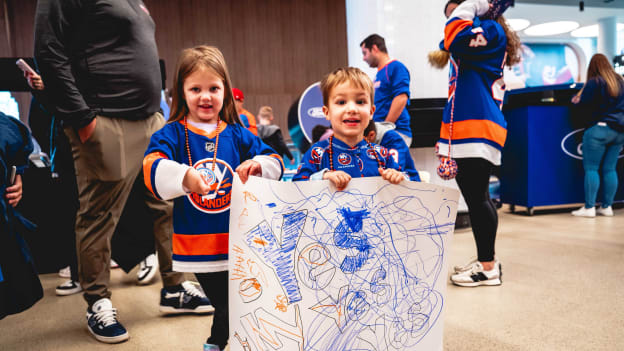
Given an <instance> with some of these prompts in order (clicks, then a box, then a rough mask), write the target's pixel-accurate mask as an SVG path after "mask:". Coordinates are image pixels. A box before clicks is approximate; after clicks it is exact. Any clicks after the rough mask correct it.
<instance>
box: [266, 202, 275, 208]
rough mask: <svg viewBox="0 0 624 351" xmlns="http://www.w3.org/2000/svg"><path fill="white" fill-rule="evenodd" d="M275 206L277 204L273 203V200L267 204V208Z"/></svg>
mask: <svg viewBox="0 0 624 351" xmlns="http://www.w3.org/2000/svg"><path fill="white" fill-rule="evenodd" d="M275 206H277V205H276V204H275V203H273V202H271V203H270V204H267V207H268V208H273V207H275Z"/></svg>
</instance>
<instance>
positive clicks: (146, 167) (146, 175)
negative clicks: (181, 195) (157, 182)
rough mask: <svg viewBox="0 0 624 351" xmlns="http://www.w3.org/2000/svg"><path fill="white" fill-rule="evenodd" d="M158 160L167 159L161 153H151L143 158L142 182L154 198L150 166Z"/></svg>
mask: <svg viewBox="0 0 624 351" xmlns="http://www.w3.org/2000/svg"><path fill="white" fill-rule="evenodd" d="M159 158H167V156H165V154H163V153H162V152H152V153H151V154H148V155H147V156H145V157H144V158H143V182H144V183H145V186H146V187H147V189H148V190H149V191H150V192H151V193H152V194H154V196H156V194H155V193H154V189H152V165H154V162H156V160H158V159H159Z"/></svg>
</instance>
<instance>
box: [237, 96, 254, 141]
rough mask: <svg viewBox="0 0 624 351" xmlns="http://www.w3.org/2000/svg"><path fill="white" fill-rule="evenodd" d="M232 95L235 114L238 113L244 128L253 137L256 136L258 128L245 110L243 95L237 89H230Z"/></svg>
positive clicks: (252, 117) (252, 116)
mask: <svg viewBox="0 0 624 351" xmlns="http://www.w3.org/2000/svg"><path fill="white" fill-rule="evenodd" d="M232 95H234V105H236V113H238V115H239V117H240V119H241V121H242V122H243V125H244V126H245V128H247V129H249V131H250V132H252V133H254V135H258V127H257V125H256V117H255V116H254V115H253V114H252V113H251V112H249V111H247V110H245V108H244V107H243V103H244V102H245V95H243V92H242V91H241V90H240V89H238V88H232Z"/></svg>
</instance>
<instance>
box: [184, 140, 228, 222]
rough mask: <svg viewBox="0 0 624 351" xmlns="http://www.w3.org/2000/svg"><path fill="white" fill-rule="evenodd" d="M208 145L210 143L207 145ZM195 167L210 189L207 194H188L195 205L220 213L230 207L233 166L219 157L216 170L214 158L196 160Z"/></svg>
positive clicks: (206, 210) (204, 210)
mask: <svg viewBox="0 0 624 351" xmlns="http://www.w3.org/2000/svg"><path fill="white" fill-rule="evenodd" d="M206 147H208V145H206ZM193 167H194V168H195V169H196V170H197V171H198V172H199V174H201V175H202V177H203V178H204V179H205V180H206V183H207V184H208V186H210V191H209V192H208V194H207V195H200V194H197V193H190V194H188V195H187V197H188V199H189V201H190V202H191V204H193V206H194V207H195V208H196V209H198V210H200V211H202V212H205V213H220V212H223V211H226V210H227V209H229V208H230V200H231V197H232V194H231V192H230V188H231V187H232V179H233V178H232V175H233V174H234V173H233V172H232V167H230V165H229V164H227V163H226V162H225V161H222V160H219V159H217V160H216V162H215V167H214V171H213V170H212V159H211V158H205V159H203V160H201V161H198V162H196V163H195V164H194V165H193Z"/></svg>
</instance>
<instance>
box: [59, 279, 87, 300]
mask: <svg viewBox="0 0 624 351" xmlns="http://www.w3.org/2000/svg"><path fill="white" fill-rule="evenodd" d="M55 291H56V294H57V295H58V296H67V295H73V294H77V293H79V292H81V291H82V287H81V286H80V283H79V282H75V281H73V280H71V279H70V280H68V281H66V282H65V283H63V284H61V285H59V286H57V287H56V290H55Z"/></svg>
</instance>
